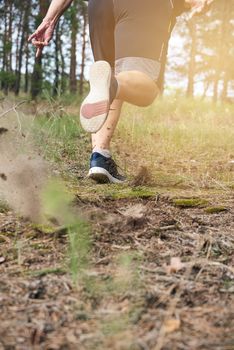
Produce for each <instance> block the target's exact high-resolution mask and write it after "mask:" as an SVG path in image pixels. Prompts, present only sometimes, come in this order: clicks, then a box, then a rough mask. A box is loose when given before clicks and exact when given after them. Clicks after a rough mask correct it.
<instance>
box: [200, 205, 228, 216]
mask: <svg viewBox="0 0 234 350" xmlns="http://www.w3.org/2000/svg"><path fill="white" fill-rule="evenodd" d="M227 210H228V209H227V208H226V207H224V206H221V205H220V206H213V207H208V208H206V209H205V212H206V213H207V214H219V213H222V212H226V211H227Z"/></svg>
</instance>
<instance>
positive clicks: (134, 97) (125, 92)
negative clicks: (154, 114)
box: [116, 71, 159, 107]
mask: <svg viewBox="0 0 234 350" xmlns="http://www.w3.org/2000/svg"><path fill="white" fill-rule="evenodd" d="M117 81H118V84H119V90H118V93H117V96H116V98H117V99H120V100H122V101H125V102H128V103H131V104H133V105H136V106H140V107H146V106H148V105H150V104H151V103H152V102H153V101H154V99H155V98H156V96H157V95H158V92H159V89H158V87H157V84H156V83H155V82H154V81H153V80H152V79H151V78H150V77H148V76H147V75H146V74H144V73H142V72H138V71H126V72H121V73H119V74H118V76H117Z"/></svg>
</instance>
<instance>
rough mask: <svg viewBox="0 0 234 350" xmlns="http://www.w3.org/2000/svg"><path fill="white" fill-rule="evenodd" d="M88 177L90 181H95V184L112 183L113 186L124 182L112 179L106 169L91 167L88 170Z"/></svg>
mask: <svg viewBox="0 0 234 350" xmlns="http://www.w3.org/2000/svg"><path fill="white" fill-rule="evenodd" d="M88 177H89V178H90V179H92V180H95V181H96V182H97V183H101V184H104V183H113V184H122V183H124V182H125V181H124V180H119V179H116V178H115V177H113V176H112V175H111V174H110V173H109V172H108V171H107V170H106V169H103V168H100V167H93V168H91V169H89V173H88Z"/></svg>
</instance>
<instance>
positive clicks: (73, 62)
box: [69, 1, 78, 94]
mask: <svg viewBox="0 0 234 350" xmlns="http://www.w3.org/2000/svg"><path fill="white" fill-rule="evenodd" d="M77 12H78V8H77V1H74V3H73V5H72V7H71V53H70V55H71V56H70V82H69V86H70V92H71V93H73V94H74V93H76V92H77V79H76V66H77V58H76V40H77V33H78V19H77Z"/></svg>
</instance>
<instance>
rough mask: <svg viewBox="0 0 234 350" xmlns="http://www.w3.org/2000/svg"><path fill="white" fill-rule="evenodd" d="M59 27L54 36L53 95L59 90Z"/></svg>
mask: <svg viewBox="0 0 234 350" xmlns="http://www.w3.org/2000/svg"><path fill="white" fill-rule="evenodd" d="M59 35H60V33H59V25H57V28H56V36H55V79H54V86H53V95H54V96H57V95H58V90H59Z"/></svg>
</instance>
